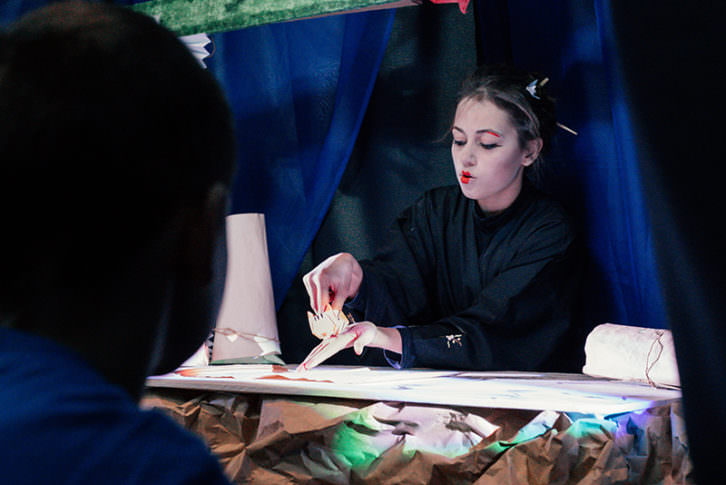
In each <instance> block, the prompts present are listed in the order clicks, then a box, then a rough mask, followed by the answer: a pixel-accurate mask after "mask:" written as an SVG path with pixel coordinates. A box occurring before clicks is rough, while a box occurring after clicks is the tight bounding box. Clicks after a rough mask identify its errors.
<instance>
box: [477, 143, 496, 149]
mask: <svg viewBox="0 0 726 485" xmlns="http://www.w3.org/2000/svg"><path fill="white" fill-rule="evenodd" d="M479 145H480V146H481V147H482V148H483V149H484V150H491V149H493V148H496V147H498V146H499V145H498V144H496V143H479Z"/></svg>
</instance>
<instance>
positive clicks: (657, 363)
mask: <svg viewBox="0 0 726 485" xmlns="http://www.w3.org/2000/svg"><path fill="white" fill-rule="evenodd" d="M582 372H583V374H587V375H591V376H597V377H609V378H612V379H623V380H637V381H642V382H649V383H654V384H656V385H664V386H677V387H679V386H680V385H681V384H680V379H679V377H678V366H677V364H676V353H675V348H674V346H673V335H672V334H671V332H670V331H669V330H662V329H657V328H642V327H630V326H626V325H616V324H613V323H604V324H602V325H598V326H597V327H595V328H594V329H593V330H592V332H590V334H589V335H588V336H587V340H586V341H585V367H583V368H582Z"/></svg>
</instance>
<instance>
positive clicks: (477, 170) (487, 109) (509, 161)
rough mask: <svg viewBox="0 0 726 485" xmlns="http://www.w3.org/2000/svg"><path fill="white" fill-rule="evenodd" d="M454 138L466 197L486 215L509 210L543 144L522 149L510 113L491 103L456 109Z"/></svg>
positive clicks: (458, 175) (466, 103)
mask: <svg viewBox="0 0 726 485" xmlns="http://www.w3.org/2000/svg"><path fill="white" fill-rule="evenodd" d="M452 135H453V137H454V140H453V142H452V145H451V156H452V159H453V161H454V169H455V170H456V178H457V179H458V180H459V187H461V191H462V192H463V194H464V196H465V197H467V198H469V199H473V200H476V201H477V202H478V204H479V207H481V208H482V210H484V211H486V212H495V211H500V210H504V209H506V208H507V207H509V206H510V205H511V204H512V202H514V200H515V199H516V198H517V196H518V195H519V192H520V190H521V188H522V174H523V171H524V167H526V166H528V165H531V164H532V163H533V162H534V161H535V160H536V159H537V155H538V154H539V148H540V147H541V141H539V139H538V140H535V141H533V142H530V143H529V144H528V146H527V147H526V149H522V148H521V147H520V146H519V140H518V138H517V130H516V129H515V128H514V126H513V125H512V123H511V122H510V121H509V115H508V114H507V112H506V111H504V110H502V109H500V108H498V107H497V106H496V105H495V104H494V103H492V102H491V101H486V100H484V101H477V100H476V99H472V98H467V99H464V100H462V101H461V102H460V103H459V106H458V107H457V108H456V115H455V117H454V126H453V129H452Z"/></svg>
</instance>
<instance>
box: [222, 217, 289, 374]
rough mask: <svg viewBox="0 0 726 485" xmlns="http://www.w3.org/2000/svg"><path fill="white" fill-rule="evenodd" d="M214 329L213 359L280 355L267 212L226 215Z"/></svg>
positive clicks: (229, 360)
mask: <svg viewBox="0 0 726 485" xmlns="http://www.w3.org/2000/svg"><path fill="white" fill-rule="evenodd" d="M214 332H215V335H214V345H213V347H212V363H219V362H220V361H224V362H250V361H254V358H257V357H262V356H276V355H279V354H280V342H279V340H278V335H277V319H276V316H275V303H274V297H273V293H272V278H271V276H270V265H269V258H268V255H267V238H266V236H265V218H264V215H263V214H234V215H231V216H227V280H226V283H225V287H224V296H223V298H222V306H221V308H220V310H219V317H218V318H217V325H216V328H215V331H214ZM273 360H275V361H277V360H276V359H273Z"/></svg>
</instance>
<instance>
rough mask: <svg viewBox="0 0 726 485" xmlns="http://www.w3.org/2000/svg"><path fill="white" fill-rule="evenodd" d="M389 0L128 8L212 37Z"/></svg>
mask: <svg viewBox="0 0 726 485" xmlns="http://www.w3.org/2000/svg"><path fill="white" fill-rule="evenodd" d="M387 3H391V0H151V1H149V2H143V3H137V4H136V5H133V6H131V7H130V8H132V9H133V10H136V11H137V12H141V13H144V14H146V15H151V16H156V17H160V20H159V22H160V23H161V24H162V25H163V26H165V27H166V28H168V29H169V30H171V31H173V32H175V33H176V34H177V35H191V34H199V33H207V34H212V33H215V32H225V31H229V30H239V29H244V28H246V27H253V26H255V25H263V24H269V23H274V22H285V21H289V20H295V19H300V18H305V17H313V16H317V15H325V14H331V13H337V12H345V11H347V10H352V9H357V8H363V7H370V6H376V5H385V4H387Z"/></svg>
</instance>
